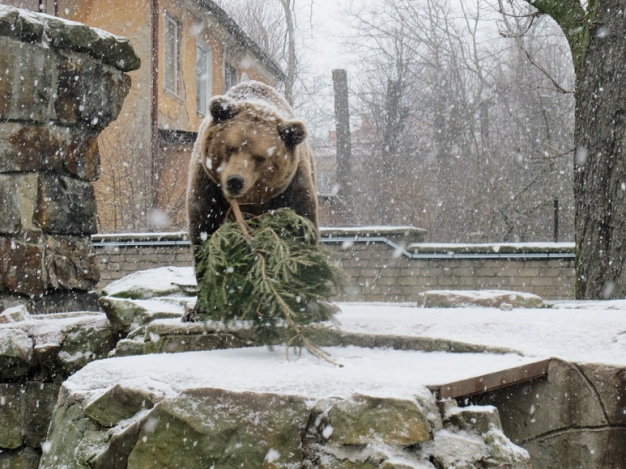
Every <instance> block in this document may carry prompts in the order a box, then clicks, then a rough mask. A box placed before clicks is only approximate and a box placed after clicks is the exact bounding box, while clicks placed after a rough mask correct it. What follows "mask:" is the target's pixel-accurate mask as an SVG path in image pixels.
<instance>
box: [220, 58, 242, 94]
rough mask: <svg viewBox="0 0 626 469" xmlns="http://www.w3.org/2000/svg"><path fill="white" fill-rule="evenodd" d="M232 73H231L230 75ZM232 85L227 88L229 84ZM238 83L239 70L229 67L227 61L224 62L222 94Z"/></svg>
mask: <svg viewBox="0 0 626 469" xmlns="http://www.w3.org/2000/svg"><path fill="white" fill-rule="evenodd" d="M231 71H232V73H231ZM230 81H232V83H231V84H230V86H229V82H230ZM238 83H239V70H237V67H234V66H233V65H231V64H230V63H229V62H228V61H226V60H225V61H224V93H226V92H227V91H228V90H229V89H231V88H232V87H233V86H235V85H237V84H238Z"/></svg>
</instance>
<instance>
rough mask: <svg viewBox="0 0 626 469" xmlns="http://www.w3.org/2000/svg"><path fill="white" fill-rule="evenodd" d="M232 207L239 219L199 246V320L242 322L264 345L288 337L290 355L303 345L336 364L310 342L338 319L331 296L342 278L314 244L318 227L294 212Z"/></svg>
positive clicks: (227, 324) (286, 340)
mask: <svg viewBox="0 0 626 469" xmlns="http://www.w3.org/2000/svg"><path fill="white" fill-rule="evenodd" d="M233 212H234V213H235V216H236V218H237V219H238V221H236V222H229V223H225V224H223V225H222V226H221V227H220V228H219V229H218V230H217V231H216V232H215V233H214V234H213V235H212V236H211V237H210V238H209V239H208V240H207V241H205V242H204V243H203V244H202V245H201V246H200V248H199V253H198V254H199V259H200V261H199V262H198V263H197V265H196V276H197V277H198V278H199V279H200V280H199V283H198V288H199V292H198V302H197V304H196V310H197V311H198V319H201V320H205V321H216V322H221V323H222V324H224V326H225V327H227V328H231V327H232V326H234V325H235V324H236V323H238V322H240V321H243V322H245V323H246V324H249V325H250V327H251V328H252V330H253V331H254V333H255V336H256V339H257V340H258V341H259V342H260V343H263V344H268V345H272V344H276V343H280V342H282V341H284V342H285V343H286V345H287V347H286V353H288V351H289V349H290V347H294V348H295V349H296V350H297V351H299V350H301V349H302V348H303V347H304V348H306V349H307V350H308V351H309V352H311V353H312V354H313V355H315V356H317V357H319V358H322V359H324V360H326V361H328V362H330V363H333V364H335V365H336V363H335V362H333V361H332V360H331V359H330V357H329V355H328V354H327V353H326V352H324V351H323V350H321V349H320V348H319V347H317V346H315V345H314V344H313V342H312V341H311V334H312V333H314V332H316V331H319V330H320V329H321V328H323V327H324V326H322V325H320V324H319V323H320V322H324V321H332V320H333V319H334V313H335V308H334V307H332V305H330V304H329V303H327V301H326V300H327V299H328V298H329V297H330V296H331V295H332V294H333V291H335V290H336V288H337V287H338V286H339V279H340V277H341V274H340V271H339V269H338V268H337V267H335V266H333V265H332V264H331V263H330V262H329V260H328V258H327V255H326V254H325V253H324V251H323V250H322V249H321V248H320V247H319V246H318V245H317V244H316V243H315V241H316V238H317V232H316V229H315V227H314V225H313V224H312V223H311V222H310V221H309V220H308V219H306V218H304V217H301V216H299V215H297V214H296V213H295V212H294V211H292V210H289V209H279V210H276V211H275V212H271V213H266V214H263V215H261V216H258V217H254V218H250V219H248V220H246V221H244V219H243V216H242V215H241V212H239V207H238V205H237V204H233ZM237 212H239V213H237Z"/></svg>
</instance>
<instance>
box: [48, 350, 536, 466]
mask: <svg viewBox="0 0 626 469" xmlns="http://www.w3.org/2000/svg"><path fill="white" fill-rule="evenodd" d="M327 350H328V352H329V353H330V354H331V355H332V357H333V359H335V360H336V361H338V362H340V363H341V364H342V365H343V366H342V367H338V366H332V365H330V364H329V363H328V362H326V361H323V360H320V359H318V358H316V357H314V356H312V355H310V354H308V353H303V354H302V355H301V356H293V355H292V356H291V360H285V349H284V347H276V348H275V349H274V350H269V349H267V348H265V347H264V348H260V347H257V348H247V349H232V350H216V351H212V352H187V353H178V354H163V355H142V356H134V357H122V358H111V359H105V360H100V361H97V362H92V363H90V364H88V365H87V366H85V367H84V368H83V369H82V370H80V371H78V372H77V373H75V374H74V375H72V376H71V377H70V378H69V379H68V380H66V381H65V383H64V384H63V387H62V391H61V393H60V397H59V402H58V406H57V409H56V410H55V414H54V418H53V421H52V425H51V429H50V433H49V442H50V446H49V448H48V451H47V452H46V453H45V454H44V456H43V458H42V462H41V465H40V467H41V468H42V469H46V468H56V467H66V466H67V467H82V465H85V464H86V463H87V461H90V462H92V463H93V464H94V465H95V467H99V464H101V463H105V462H107V461H116V462H118V463H119V465H120V467H126V465H128V466H129V467H130V466H132V467H144V466H145V467H149V466H150V462H151V461H153V460H154V459H155V458H156V459H158V460H159V462H160V463H161V464H162V465H163V466H164V467H165V466H167V467H185V468H186V469H195V468H198V469H205V468H206V467H211V466H212V465H215V466H216V467H219V466H221V465H223V464H225V463H226V461H225V460H224V458H227V460H228V464H230V465H232V466H233V467H235V466H237V467H239V466H240V465H241V467H265V466H264V463H267V462H268V457H269V458H271V460H272V467H276V468H285V469H287V468H291V467H302V466H303V464H304V466H305V467H309V466H307V464H310V463H313V461H321V460H324V461H327V463H328V464H327V467H360V468H364V469H368V468H371V469H376V468H380V467H387V468H393V467H408V468H411V467H412V468H432V467H433V466H432V464H431V463H430V462H429V460H430V461H434V464H435V465H437V464H438V466H437V467H441V464H443V463H444V462H445V461H449V460H450V461H454V462H455V463H458V462H460V461H465V462H466V463H467V464H468V465H466V466H464V467H467V468H468V469H475V468H478V467H480V468H483V467H491V466H484V465H480V461H479V459H478V456H481V457H487V456H488V455H490V454H491V453H492V452H493V453H494V454H495V453H497V454H499V458H500V459H499V460H498V461H497V462H498V463H499V464H500V465H506V464H510V467H512V468H516V469H517V468H518V467H519V468H521V467H522V466H518V465H517V459H516V458H517V455H518V454H522V453H520V451H523V450H519V451H518V449H517V448H516V447H513V448H515V451H513V450H507V449H506V447H505V450H501V449H499V448H498V449H492V448H491V447H490V444H489V443H487V442H486V439H485V438H486V437H484V436H482V435H481V434H480V433H479V432H477V431H475V430H472V429H469V430H467V431H466V430H459V429H458V428H456V427H450V428H449V429H446V428H444V424H443V422H442V419H441V416H440V414H439V412H438V410H437V408H436V404H435V398H434V396H433V394H432V393H431V392H430V391H429V389H428V388H427V387H426V386H427V385H429V384H440V383H443V382H448V381H450V380H457V379H462V378H465V377H469V376H473V375H474V374H476V373H487V372H493V371H496V370H502V369H505V368H510V367H512V366H518V365H520V364H523V363H527V362H528V361H529V360H530V361H532V359H528V358H524V357H521V356H519V355H493V354H482V355H478V354H450V353H439V352H436V353H425V352H415V351H399V350H388V349H369V348H359V347H343V348H340V347H329V348H328V349H327ZM479 357H480V359H479ZM120 401H123V402H122V403H120ZM133 414H134V415H133ZM87 422H89V423H88V425H87ZM87 430H88V431H87ZM496 430H499V428H496ZM489 431H491V428H490V430H489ZM303 436H304V438H303ZM440 440H443V441H444V443H445V441H449V442H454V443H455V445H456V446H459V447H460V446H461V443H462V442H466V443H467V442H471V444H472V445H473V446H472V448H470V450H468V449H467V444H466V445H465V446H466V448H465V450H464V452H463V451H461V449H458V450H455V451H454V452H452V453H451V450H450V448H448V447H447V446H446V445H445V444H444V443H438V442H439V441H440ZM505 442H508V440H505ZM95 443H97V444H95ZM498 444H500V442H499V440H498ZM89 445H91V446H90V448H91V449H90V451H68V450H67V448H85V447H87V446H89ZM456 446H455V448H456ZM501 446H502V445H501ZM507 451H508V452H507ZM422 453H423V454H422ZM477 455H478V456H477ZM463 458H465V459H463ZM396 464H398V465H399V464H404V466H402V465H400V466H396ZM346 465H347V466H346ZM443 467H451V466H447V465H444V466H443ZM493 467H497V466H495V465H494V466H493Z"/></svg>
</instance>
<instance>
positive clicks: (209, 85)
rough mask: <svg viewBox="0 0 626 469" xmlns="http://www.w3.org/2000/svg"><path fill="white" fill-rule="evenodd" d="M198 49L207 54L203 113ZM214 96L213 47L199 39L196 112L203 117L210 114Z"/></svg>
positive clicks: (197, 43) (197, 44) (197, 47)
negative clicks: (210, 105)
mask: <svg viewBox="0 0 626 469" xmlns="http://www.w3.org/2000/svg"><path fill="white" fill-rule="evenodd" d="M198 49H202V50H203V51H204V53H205V54H206V70H205V72H206V77H207V78H206V81H205V83H206V102H205V103H204V106H205V110H204V112H202V110H201V109H198V85H199V83H198V55H197V54H198ZM211 96H213V49H211V46H209V45H207V44H206V43H205V42H204V41H202V40H200V39H197V40H196V111H197V112H198V114H200V115H201V116H205V115H207V113H208V109H209V100H210V99H211Z"/></svg>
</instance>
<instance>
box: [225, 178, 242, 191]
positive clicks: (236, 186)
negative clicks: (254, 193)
mask: <svg viewBox="0 0 626 469" xmlns="http://www.w3.org/2000/svg"><path fill="white" fill-rule="evenodd" d="M245 184H246V181H245V180H244V178H242V177H241V176H239V175H237V174H233V175H232V176H228V179H226V186H227V187H228V190H229V191H232V192H239V191H240V190H241V189H243V186H245Z"/></svg>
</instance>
